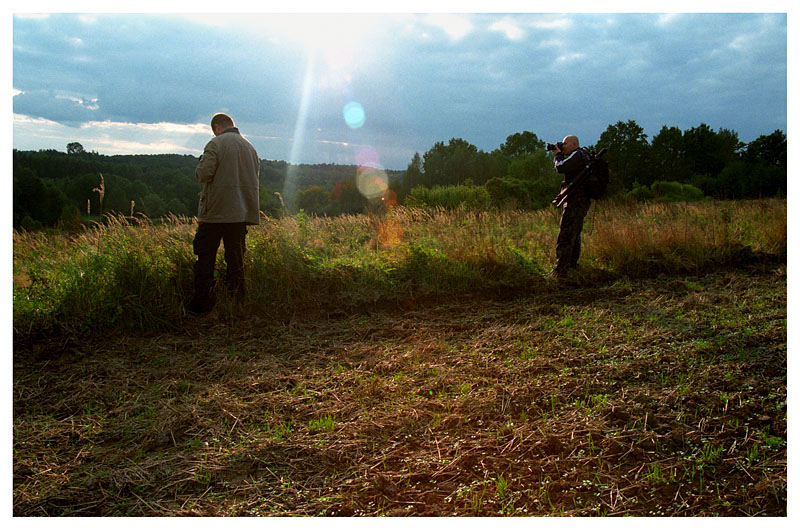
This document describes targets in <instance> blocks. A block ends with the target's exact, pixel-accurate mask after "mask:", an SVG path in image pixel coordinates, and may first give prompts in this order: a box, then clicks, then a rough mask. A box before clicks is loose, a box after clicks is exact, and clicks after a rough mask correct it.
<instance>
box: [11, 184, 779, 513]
mask: <svg viewBox="0 0 800 530" xmlns="http://www.w3.org/2000/svg"><path fill="white" fill-rule="evenodd" d="M557 229H558V218H557V212H555V211H554V210H546V211H541V212H527V213H521V212H508V213H474V212H466V211H456V212H446V211H438V212H425V211H421V210H396V211H394V212H392V213H390V214H388V215H384V216H357V217H346V218H337V219H309V218H306V217H305V216H302V215H301V216H296V217H291V218H285V219H282V220H279V221H267V222H265V224H263V225H261V226H260V227H258V228H254V229H252V230H251V233H250V235H249V237H248V253H247V260H248V261H247V265H248V280H249V284H250V295H251V296H250V301H249V303H248V304H247V305H245V306H234V305H232V304H230V303H229V302H228V301H226V300H225V299H224V298H223V299H222V300H221V302H220V304H219V305H218V308H217V309H216V310H215V311H214V312H212V313H211V314H210V315H208V316H206V317H203V318H191V317H188V316H186V315H185V314H184V312H183V309H182V304H183V302H184V301H185V299H186V297H187V296H188V294H189V286H190V285H191V263H192V255H191V238H192V235H193V230H194V228H193V227H192V225H191V224H186V223H183V222H181V221H179V220H175V221H174V222H172V223H167V224H165V225H159V226H153V225H152V224H150V223H148V222H146V221H144V220H143V221H141V222H138V223H131V222H126V221H123V220H117V221H116V222H115V223H112V224H111V225H110V226H107V227H97V228H95V229H93V230H90V231H88V232H85V233H82V234H79V235H73V236H66V235H37V234H15V236H14V334H15V348H14V390H13V391H14V398H13V404H14V440H13V447H14V498H13V509H14V514H15V515H34V516H35V515H370V516H372V515H388V516H399V515H490V516H494V515H517V516H519V515H608V516H618V515H639V516H654V515H681V516H696V515H740V516H741V515H751V516H755V515H771V516H776V515H785V514H786V510H787V506H786V503H787V500H786V499H787V497H786V482H787V470H786V452H787V447H786V429H787V427H786V426H787V408H786V396H787V392H786V382H787V378H786V342H787V340H786V334H787V331H786V299H787V293H786V201H780V200H773V201H756V202H741V203H696V204H652V205H637V204H624V205H620V204H617V205H609V204H603V203H601V204H598V205H595V206H593V209H592V211H591V212H590V216H589V218H588V219H587V226H586V230H585V233H584V242H585V245H584V249H585V250H584V258H583V266H582V268H581V270H580V271H579V272H578V273H577V274H575V275H573V276H572V277H570V278H569V279H567V280H566V281H563V282H559V281H556V280H551V279H549V278H545V277H544V273H545V272H546V271H547V270H549V268H550V267H552V264H553V249H552V247H553V246H554V240H555V235H556V233H557Z"/></svg>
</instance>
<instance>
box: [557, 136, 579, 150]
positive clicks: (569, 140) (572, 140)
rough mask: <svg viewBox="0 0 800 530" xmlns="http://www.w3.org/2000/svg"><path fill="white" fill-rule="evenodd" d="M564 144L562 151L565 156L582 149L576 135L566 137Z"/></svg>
mask: <svg viewBox="0 0 800 530" xmlns="http://www.w3.org/2000/svg"><path fill="white" fill-rule="evenodd" d="M562 143H563V144H564V147H563V148H562V149H561V151H562V152H563V153H564V154H565V155H568V154H570V153H571V152H573V151H574V150H575V149H577V148H578V147H580V143H579V142H578V137H577V136H575V135H574V134H570V135H569V136H565V137H564V141H563V142H562Z"/></svg>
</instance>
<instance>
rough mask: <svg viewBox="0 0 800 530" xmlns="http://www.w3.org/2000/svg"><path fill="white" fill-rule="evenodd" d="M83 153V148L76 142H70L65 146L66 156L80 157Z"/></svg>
mask: <svg viewBox="0 0 800 530" xmlns="http://www.w3.org/2000/svg"><path fill="white" fill-rule="evenodd" d="M85 152H86V151H84V149H83V146H82V145H81V144H79V143H78V142H70V143H68V144H67V154H68V155H82V154H83V153H85Z"/></svg>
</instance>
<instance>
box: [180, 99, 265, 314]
mask: <svg viewBox="0 0 800 530" xmlns="http://www.w3.org/2000/svg"><path fill="white" fill-rule="evenodd" d="M211 130H212V131H213V132H214V138H212V139H211V141H210V142H208V144H207V145H206V147H205V150H204V151H203V155H202V156H201V157H200V163H199V164H197V168H196V169H195V177H196V178H197V180H198V181H200V182H202V183H203V184H204V186H203V192H202V194H201V196H200V204H199V206H198V212H197V220H198V227H197V233H196V234H195V237H194V253H195V254H196V255H197V262H195V264H194V297H193V298H192V301H191V302H190V303H189V307H188V309H189V312H190V313H194V314H203V313H208V312H209V311H211V309H213V307H214V304H215V302H216V296H215V293H214V264H215V262H216V259H217V250H218V249H219V244H220V241H222V243H223V245H224V246H225V263H226V264H227V272H226V275H225V284H226V286H227V288H228V291H229V292H230V294H231V295H232V297H233V298H234V300H238V301H241V300H243V299H244V297H245V294H246V291H245V283H244V250H245V236H246V235H247V225H257V224H258V223H259V204H258V172H259V165H260V162H259V159H258V153H256V150H255V148H254V147H253V146H252V144H250V142H248V141H247V140H245V138H244V137H243V136H242V135H241V134H240V133H239V129H237V128H236V127H235V126H234V124H233V120H232V119H231V117H230V116H228V115H226V114H216V115H215V116H214V117H213V118H212V119H211Z"/></svg>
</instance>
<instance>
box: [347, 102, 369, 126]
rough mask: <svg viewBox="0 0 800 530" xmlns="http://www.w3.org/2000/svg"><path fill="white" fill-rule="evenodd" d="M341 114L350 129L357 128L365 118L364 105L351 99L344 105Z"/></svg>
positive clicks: (362, 123)
mask: <svg viewBox="0 0 800 530" xmlns="http://www.w3.org/2000/svg"><path fill="white" fill-rule="evenodd" d="M342 115H343V116H344V122H345V123H346V124H347V126H348V127H350V128H351V129H358V128H359V127H361V126H362V125H364V121H365V120H366V118H367V116H366V114H365V113H364V107H362V106H361V103H359V102H357V101H351V102H350V103H348V104H347V105H345V106H344V108H343V109H342Z"/></svg>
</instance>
